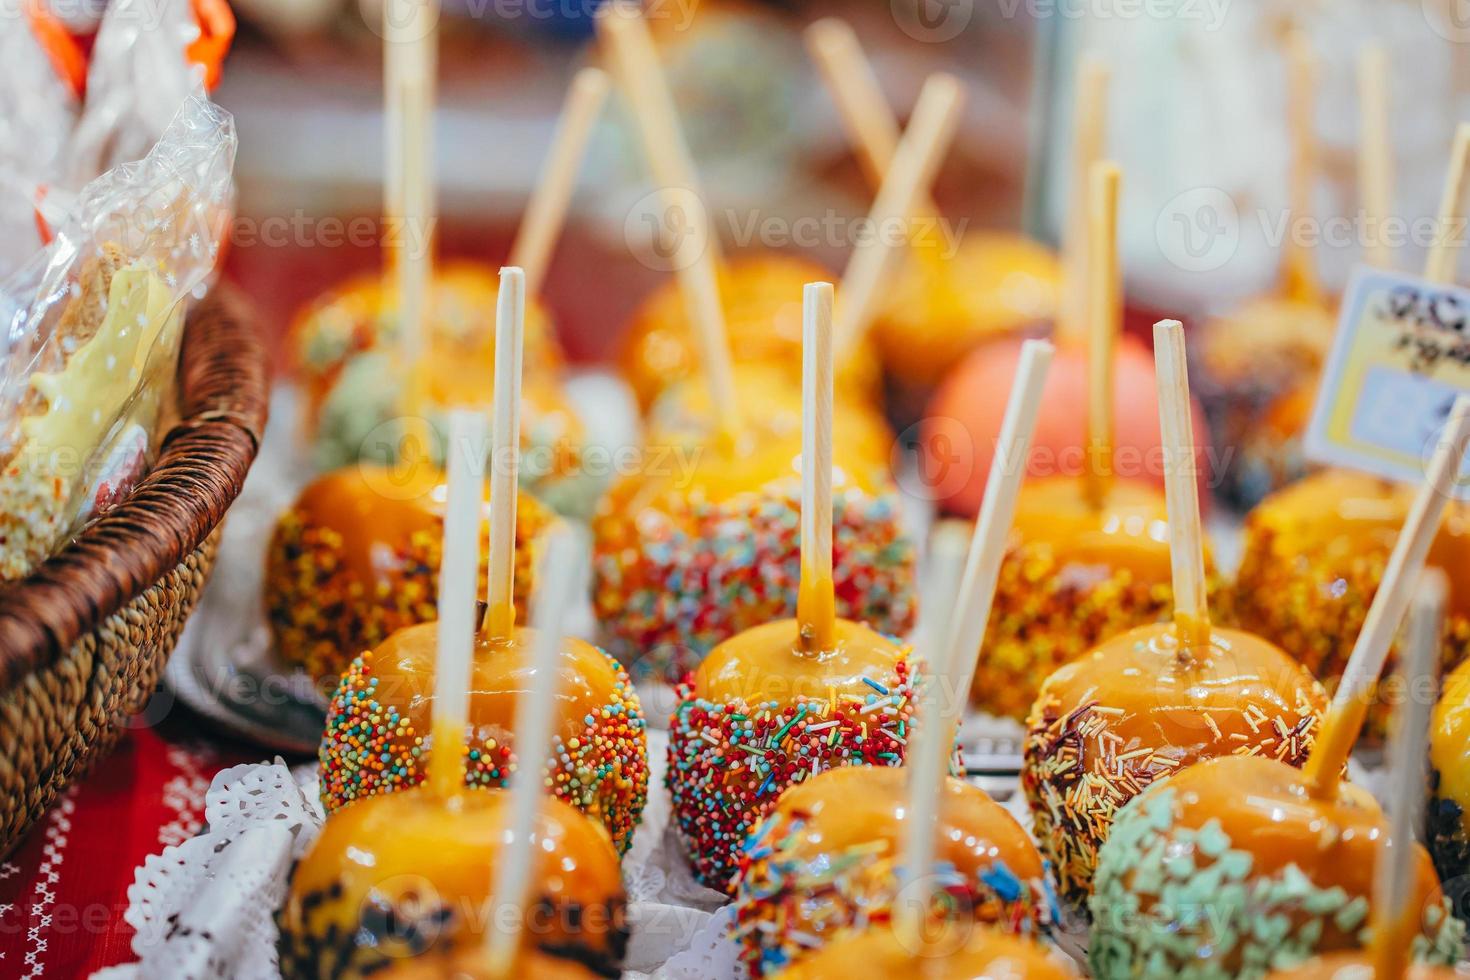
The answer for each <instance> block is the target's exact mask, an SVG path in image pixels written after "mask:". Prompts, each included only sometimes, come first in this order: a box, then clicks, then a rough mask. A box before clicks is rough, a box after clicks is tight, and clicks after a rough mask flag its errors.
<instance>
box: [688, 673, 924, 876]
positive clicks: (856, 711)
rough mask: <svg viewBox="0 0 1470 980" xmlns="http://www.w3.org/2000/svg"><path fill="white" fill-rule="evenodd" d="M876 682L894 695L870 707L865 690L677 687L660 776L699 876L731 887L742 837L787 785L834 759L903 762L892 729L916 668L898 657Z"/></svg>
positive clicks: (905, 714) (906, 715)
mask: <svg viewBox="0 0 1470 980" xmlns="http://www.w3.org/2000/svg"><path fill="white" fill-rule="evenodd" d="M873 680H876V681H878V682H879V683H881V684H883V685H884V686H885V687H886V688H888V690H889V695H888V697H889V699H891V700H890V703H888V704H885V705H882V706H881V710H878V711H874V712H871V713H868V714H864V713H863V712H862V709H863V708H864V707H865V706H867V702H866V699H861V698H860V699H858V702H857V703H854V702H853V701H848V700H846V699H843V698H833V699H828V698H809V697H805V696H798V697H797V698H796V699H795V701H794V702H793V703H791V704H785V705H783V704H781V703H780V702H777V701H758V702H754V703H751V702H745V701H740V702H731V703H728V704H717V703H715V702H712V701H708V700H704V699H702V698H699V697H696V696H695V693H694V690H693V688H692V686H691V685H689V684H687V683H686V684H685V685H683V686H682V687H681V689H680V691H679V696H680V704H679V706H678V708H676V709H675V711H674V715H673V718H672V719H670V722H669V768H668V774H667V776H666V781H667V784H668V787H669V792H670V794H671V795H672V797H673V809H674V817H675V821H676V827H677V830H678V834H679V838H680V841H681V842H682V843H683V845H684V849H685V851H686V853H687V854H688V855H689V858H690V861H691V863H692V865H693V868H694V874H695V877H696V878H698V879H699V881H700V882H701V883H702V884H704V885H706V886H708V887H710V888H717V889H720V890H724V891H729V890H730V887H731V879H732V878H733V877H734V875H735V872H736V870H737V869H738V867H739V855H740V850H741V848H742V847H743V845H744V843H745V839H746V837H747V835H749V834H750V832H751V830H752V829H753V828H754V827H755V826H756V824H758V823H759V822H760V821H761V820H762V819H763V818H764V817H765V816H766V814H768V813H769V812H770V811H771V809H772V808H774V807H775V805H776V800H777V799H778V798H779V797H780V795H781V792H782V791H783V790H784V789H786V787H788V786H790V785H792V784H793V783H797V782H800V781H802V780H804V779H807V778H809V777H810V776H812V775H815V774H816V773H819V772H822V771H824V770H827V769H833V768H836V767H838V766H851V765H870V766H898V765H901V764H902V762H903V755H904V750H905V745H904V743H903V741H902V739H901V736H898V734H897V733H898V732H899V730H900V728H901V726H906V725H907V724H908V723H909V721H910V718H911V696H912V694H913V690H914V684H915V683H916V682H917V675H916V673H915V672H914V670H913V668H912V667H911V666H910V664H909V662H908V660H907V659H906V658H901V659H900V660H899V661H898V662H897V663H896V665H895V671H894V673H893V675H892V676H889V677H882V678H873ZM873 696H874V697H877V695H876V694H875V695H873Z"/></svg>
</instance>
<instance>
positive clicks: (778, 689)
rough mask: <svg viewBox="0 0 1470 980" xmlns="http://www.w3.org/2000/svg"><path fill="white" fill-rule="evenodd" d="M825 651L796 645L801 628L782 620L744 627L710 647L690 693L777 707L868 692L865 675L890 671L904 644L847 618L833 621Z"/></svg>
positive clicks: (799, 638) (727, 701)
mask: <svg viewBox="0 0 1470 980" xmlns="http://www.w3.org/2000/svg"><path fill="white" fill-rule="evenodd" d="M834 640H835V642H834V643H833V645H832V648H831V649H829V650H822V651H818V652H816V653H807V652H806V651H804V650H803V649H801V628H800V626H799V625H798V624H797V622H796V620H794V619H782V620H778V621H776V622H774V623H767V624H766V625H764V626H756V627H753V628H752V629H748V630H746V631H745V632H743V633H741V634H739V635H738V636H733V637H731V638H730V639H728V640H726V641H725V642H724V643H721V644H720V645H719V646H717V647H715V648H714V650H712V651H711V652H710V655H709V656H708V657H706V658H705V659H704V662H703V663H702V664H700V665H699V667H698V669H696V670H695V672H694V681H693V684H692V686H691V689H690V693H691V694H692V695H693V696H694V697H697V698H705V699H708V700H710V701H721V702H726V703H733V702H737V701H750V702H757V701H759V702H761V703H769V702H772V701H774V702H776V704H777V706H779V707H786V706H788V705H792V704H795V703H796V701H797V700H798V699H799V698H819V699H823V700H825V699H827V697H828V695H829V694H831V693H835V694H836V695H837V696H839V697H840V696H842V695H846V694H861V695H864V696H866V695H868V694H871V693H872V689H871V688H870V687H869V686H868V685H867V683H866V682H865V680H864V678H874V677H879V678H881V677H888V676H892V674H893V671H894V668H895V665H897V664H898V662H899V661H900V660H902V659H904V656H905V651H904V648H903V647H901V646H899V645H898V644H897V643H895V642H893V641H892V640H890V639H889V638H888V637H886V636H884V635H882V634H881V633H877V632H875V631H874V630H871V629H869V628H868V627H866V626H864V625H862V624H861V623H854V622H852V621H851V620H846V619H840V620H838V621H837V625H836V630H835V633H834Z"/></svg>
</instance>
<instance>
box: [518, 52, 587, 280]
mask: <svg viewBox="0 0 1470 980" xmlns="http://www.w3.org/2000/svg"><path fill="white" fill-rule="evenodd" d="M607 90H608V80H607V75H606V74H605V73H604V72H603V71H602V69H600V68H583V69H582V70H581V71H579V72H577V74H576V75H575V76H574V77H573V78H572V84H571V87H570V88H568V89H567V98H566V102H565V103H563V105H562V109H561V119H560V120H559V121H558V122H557V125H556V134H555V135H554V136H553V137H552V139H551V155H550V156H549V157H548V158H547V160H546V164H545V165H544V166H543V167H542V170H541V180H540V181H539V182H537V184H536V190H535V192H534V193H533V194H532V195H531V202H530V204H528V205H527V206H526V213H525V214H524V215H523V216H522V217H521V227H520V229H519V231H517V233H516V240H515V244H514V245H513V246H511V250H510V262H509V263H508V264H509V265H513V266H519V267H521V268H522V269H524V270H526V292H527V293H528V294H529V295H531V296H536V295H538V294H539V293H540V292H541V284H542V282H543V281H544V280H545V278H546V266H547V264H548V262H549V261H550V259H551V252H552V250H553V249H554V248H555V247H556V240H557V238H558V237H560V235H561V230H562V227H563V225H564V224H565V222H566V217H567V208H568V207H569V206H570V205H571V202H572V192H573V191H574V190H575V189H576V184H577V171H578V170H580V169H581V167H582V159H583V157H584V155H585V154H586V151H587V141H588V139H589V138H590V137H591V136H592V127H593V126H594V125H596V123H597V117H598V116H599V115H601V114H602V106H603V103H605V102H606V101H607Z"/></svg>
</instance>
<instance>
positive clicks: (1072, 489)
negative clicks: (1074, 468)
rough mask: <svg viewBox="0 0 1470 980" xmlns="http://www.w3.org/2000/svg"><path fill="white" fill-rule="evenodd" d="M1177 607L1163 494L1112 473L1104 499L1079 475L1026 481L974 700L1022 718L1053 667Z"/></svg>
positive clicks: (973, 690)
mask: <svg viewBox="0 0 1470 980" xmlns="http://www.w3.org/2000/svg"><path fill="white" fill-rule="evenodd" d="M1172 606H1173V591H1172V589H1171V587H1170V566H1169V522H1168V514H1167V512H1166V508H1165V506H1164V495H1163V493H1162V492H1160V491H1159V490H1157V489H1156V488H1155V487H1153V486H1152V485H1151V484H1147V483H1139V482H1136V481H1132V480H1114V481H1113V482H1112V484H1111V485H1110V486H1109V487H1108V489H1107V495H1106V497H1105V498H1104V499H1103V500H1102V501H1101V506H1097V505H1095V504H1094V503H1093V502H1092V501H1090V500H1089V499H1088V497H1087V487H1086V484H1085V483H1084V481H1083V480H1081V479H1079V478H1077V477H1070V476H1055V477H1041V478H1033V479H1029V480H1027V481H1026V484H1025V485H1024V486H1023V487H1022V490H1021V495H1020V498H1019V500H1018V501H1017V506H1016V520H1015V523H1014V525H1013V526H1012V529H1011V535H1010V539H1009V543H1008V551H1007V553H1006V559H1005V562H1004V564H1003V565H1002V566H1001V573H1000V579H999V582H998V583H997V586H996V594H995V604H994V606H993V608H992V610H991V614H990V621H989V623H988V624H987V626H986V631H985V641H984V644H983V645H982V648H981V649H982V650H984V655H983V656H982V657H981V658H980V660H979V663H978V665H977V669H976V674H975V684H974V686H973V687H972V688H971V694H972V696H973V700H974V703H975V705H976V706H977V707H979V708H980V709H982V710H984V711H988V712H990V713H991V714H994V715H1001V716H1005V717H1010V718H1015V719H1017V720H1020V719H1024V718H1025V716H1026V712H1027V711H1028V710H1029V709H1030V707H1031V704H1032V702H1033V701H1034V700H1035V699H1036V695H1037V693H1038V692H1039V691H1040V689H1041V684H1042V682H1043V681H1044V680H1045V679H1046V678H1047V676H1048V675H1050V674H1051V672H1052V671H1054V670H1056V669H1057V668H1058V667H1060V666H1062V665H1063V664H1065V663H1068V662H1070V661H1072V660H1075V659H1077V658H1078V657H1080V656H1082V655H1083V654H1084V653H1086V652H1087V651H1088V650H1090V649H1092V648H1093V647H1095V646H1097V644H1099V643H1102V642H1104V641H1105V640H1108V639H1111V638H1112V637H1114V636H1117V635H1118V634H1119V633H1122V632H1124V631H1126V630H1129V629H1132V628H1134V627H1137V626H1142V625H1145V624H1148V623H1153V622H1157V621H1159V620H1160V619H1162V618H1164V617H1166V616H1168V614H1169V610H1170V609H1171V608H1172Z"/></svg>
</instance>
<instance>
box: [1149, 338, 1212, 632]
mask: <svg viewBox="0 0 1470 980" xmlns="http://www.w3.org/2000/svg"><path fill="white" fill-rule="evenodd" d="M1154 371H1155V373H1156V374H1157V376H1158V387H1159V430H1160V433H1161V435H1162V437H1163V444H1164V458H1165V460H1166V465H1165V467H1164V505H1165V507H1166V508H1167V509H1168V512H1169V559H1170V564H1171V567H1172V570H1173V586H1174V623H1175V626H1176V628H1177V630H1178V632H1179V641H1180V649H1181V650H1182V651H1186V652H1187V651H1188V650H1190V649H1192V648H1194V647H1195V646H1199V645H1203V644H1207V643H1209V642H1210V611H1209V607H1208V606H1207V605H1206V602H1205V547H1204V540H1205V539H1204V531H1203V529H1202V528H1201V525H1200V516H1199V482H1198V477H1197V475H1196V473H1195V455H1194V422H1193V415H1192V411H1191V406H1190V403H1189V366H1188V362H1187V361H1186V359H1185V352H1184V325H1183V324H1181V323H1180V322H1179V321H1178V320H1160V321H1159V322H1158V323H1155V324H1154Z"/></svg>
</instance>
